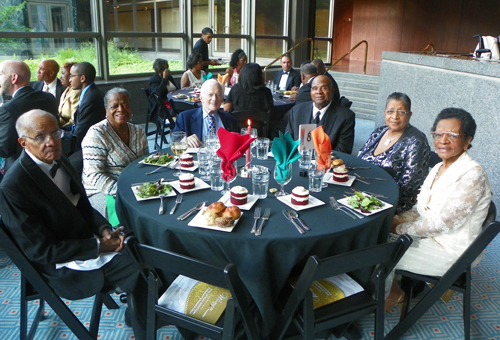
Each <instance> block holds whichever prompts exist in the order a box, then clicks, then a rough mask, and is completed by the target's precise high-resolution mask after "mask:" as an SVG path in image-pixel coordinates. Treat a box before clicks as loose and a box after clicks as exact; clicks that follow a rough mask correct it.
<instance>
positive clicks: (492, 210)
mask: <svg viewBox="0 0 500 340" xmlns="http://www.w3.org/2000/svg"><path fill="white" fill-rule="evenodd" d="M496 219H497V207H496V206H495V202H493V201H491V202H490V206H489V207H488V214H487V215H486V218H485V219H484V222H483V226H482V227H483V229H484V228H485V227H486V226H487V225H488V224H490V223H491V222H493V221H495V220H496Z"/></svg>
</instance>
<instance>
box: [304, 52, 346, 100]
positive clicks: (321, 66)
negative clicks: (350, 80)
mask: <svg viewBox="0 0 500 340" xmlns="http://www.w3.org/2000/svg"><path fill="white" fill-rule="evenodd" d="M311 63H312V64H313V65H314V66H316V69H317V70H318V75H325V76H327V77H328V78H330V80H331V81H332V84H333V91H334V92H333V101H334V102H335V103H337V104H340V90H339V85H338V84H337V82H336V81H335V79H334V78H333V77H332V75H331V74H330V73H329V72H327V71H326V67H325V63H324V62H323V60H321V59H314V60H313V61H311Z"/></svg>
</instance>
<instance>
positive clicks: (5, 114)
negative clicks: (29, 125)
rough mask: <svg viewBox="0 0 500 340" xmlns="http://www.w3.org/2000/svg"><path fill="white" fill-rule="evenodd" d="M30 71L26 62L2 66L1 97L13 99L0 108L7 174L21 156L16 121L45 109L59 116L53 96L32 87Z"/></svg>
mask: <svg viewBox="0 0 500 340" xmlns="http://www.w3.org/2000/svg"><path fill="white" fill-rule="evenodd" d="M30 77H31V71H30V69H29V67H28V65H26V64H25V63H24V62H22V61H16V60H5V61H3V62H1V63H0V96H2V95H4V94H5V95H10V96H12V99H11V100H10V101H8V102H7V103H6V104H4V105H2V107H0V157H2V158H3V164H0V173H2V174H5V173H6V172H7V170H8V169H9V168H10V166H11V165H12V163H14V161H15V160H16V159H17V157H19V155H20V154H21V151H22V148H21V146H20V145H19V143H17V133H16V129H15V124H16V120H17V119H18V118H19V116H21V115H22V114H23V113H25V112H27V111H29V110H33V109H42V110H45V111H48V112H50V113H51V114H53V115H54V117H58V115H57V111H58V103H57V100H56V98H55V97H54V96H53V95H51V94H50V93H45V92H41V91H35V90H34V89H33V88H32V87H31V86H30Z"/></svg>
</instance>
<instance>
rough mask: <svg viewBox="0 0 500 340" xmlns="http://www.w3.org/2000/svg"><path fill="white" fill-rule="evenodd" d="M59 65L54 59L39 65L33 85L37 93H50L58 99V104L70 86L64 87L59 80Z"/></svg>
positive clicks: (43, 61) (46, 60)
mask: <svg viewBox="0 0 500 340" xmlns="http://www.w3.org/2000/svg"><path fill="white" fill-rule="evenodd" d="M58 73H59V64H58V63H57V61H55V60H52V59H45V60H42V61H41V62H40V64H39V65H38V71H37V72H36V79H37V80H38V81H35V82H34V83H33V85H32V87H33V89H35V91H43V92H48V93H50V94H51V95H53V96H54V97H56V100H57V103H59V102H60V100H61V95H62V93H63V92H64V90H65V89H66V87H67V86H68V85H64V84H63V83H62V82H61V81H60V80H59V79H58V78H57V74H58Z"/></svg>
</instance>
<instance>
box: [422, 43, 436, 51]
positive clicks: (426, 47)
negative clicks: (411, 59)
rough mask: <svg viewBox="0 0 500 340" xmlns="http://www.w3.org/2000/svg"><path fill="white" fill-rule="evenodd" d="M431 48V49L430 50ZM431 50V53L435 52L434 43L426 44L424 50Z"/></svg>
mask: <svg viewBox="0 0 500 340" xmlns="http://www.w3.org/2000/svg"><path fill="white" fill-rule="evenodd" d="M429 50H430V51H429ZM428 51H429V52H430V53H434V44H428V45H427V46H425V48H424V52H428Z"/></svg>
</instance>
